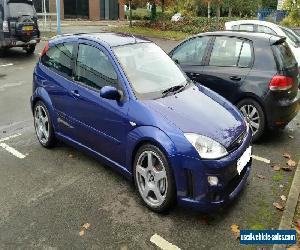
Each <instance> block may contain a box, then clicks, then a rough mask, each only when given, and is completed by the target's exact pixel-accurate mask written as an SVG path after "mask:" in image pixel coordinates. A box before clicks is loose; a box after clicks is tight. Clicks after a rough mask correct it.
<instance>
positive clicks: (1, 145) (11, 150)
mask: <svg viewBox="0 0 300 250" xmlns="http://www.w3.org/2000/svg"><path fill="white" fill-rule="evenodd" d="M0 147H2V148H4V149H5V150H6V151H8V152H9V153H11V154H12V155H13V156H15V157H17V158H19V159H24V158H25V157H26V155H23V154H22V153H20V152H19V151H18V150H16V149H14V148H12V147H10V146H8V145H7V144H6V143H0Z"/></svg>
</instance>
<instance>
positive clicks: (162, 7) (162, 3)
mask: <svg viewBox="0 0 300 250" xmlns="http://www.w3.org/2000/svg"><path fill="white" fill-rule="evenodd" d="M161 11H162V13H164V12H165V0H161Z"/></svg>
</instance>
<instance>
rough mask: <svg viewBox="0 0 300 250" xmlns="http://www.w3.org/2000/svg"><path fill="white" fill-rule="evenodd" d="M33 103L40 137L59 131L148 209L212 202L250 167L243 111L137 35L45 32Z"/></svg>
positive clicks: (225, 198)
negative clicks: (114, 173) (126, 182)
mask: <svg viewBox="0 0 300 250" xmlns="http://www.w3.org/2000/svg"><path fill="white" fill-rule="evenodd" d="M31 106H32V111H33V115H34V126H35V130H36V134H37V138H38V140H39V142H40V143H41V145H42V146H44V147H51V146H53V145H54V143H55V140H56V139H59V140H62V141H65V142H67V143H69V144H71V145H73V146H75V147H76V148H78V149H81V150H84V151H86V152H87V153H90V154H91V155H93V156H95V157H96V158H98V159H101V160H102V161H104V162H105V163H106V164H108V165H110V166H112V167H113V168H115V169H116V170H118V171H120V172H121V173H122V174H124V175H125V176H126V177H128V178H129V179H131V180H133V181H134V182H135V185H136V187H137V190H138V194H139V196H140V197H141V200H142V201H143V203H144V204H145V205H146V206H147V207H149V208H150V209H152V210H153V211H156V212H163V211H166V210H168V209H169V208H170V207H171V206H172V205H174V203H175V202H177V203H178V204H180V205H183V206H188V207H193V208H197V209H199V210H202V211H204V210H206V211H207V210H210V209H212V208H217V207H220V206H222V205H224V204H227V203H228V202H229V201H231V200H233V199H234V198H235V197H236V196H237V195H238V194H239V192H240V191H241V189H242V187H243V186H244V184H245V182H246V179H247V177H248V175H249V172H250V167H251V144H250V143H251V136H252V135H251V131H250V130H249V126H248V124H247V122H246V121H245V120H244V118H243V116H242V115H241V113H240V112H239V111H238V110H237V109H236V108H235V107H234V106H233V105H232V104H230V103H229V102H228V101H226V100H225V99H224V98H222V97H221V96H219V95H218V94H216V93H215V92H213V91H211V90H209V89H207V88H205V87H203V86H201V85H198V84H195V83H193V82H192V81H190V80H189V79H188V78H187V76H186V75H185V74H184V73H183V72H182V71H181V70H180V68H179V67H178V66H177V65H176V64H175V63H174V62H173V61H172V60H171V59H170V58H169V57H168V55H167V54H166V53H165V52H164V51H163V50H162V49H160V48H159V47H158V46H157V45H155V44H154V43H152V42H150V41H148V40H145V39H142V38H135V37H132V36H127V35H124V34H115V33H100V34H78V35H65V36H60V37H57V38H54V39H52V40H51V41H50V42H49V43H47V45H46V46H45V48H44V50H43V51H42V53H41V57H40V60H39V62H38V63H37V65H36V67H35V70H34V76H33V95H32V97H31Z"/></svg>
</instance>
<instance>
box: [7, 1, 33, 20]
mask: <svg viewBox="0 0 300 250" xmlns="http://www.w3.org/2000/svg"><path fill="white" fill-rule="evenodd" d="M8 8H9V14H10V16H11V17H20V16H34V15H35V9H34V7H33V5H31V4H28V3H9V4H8Z"/></svg>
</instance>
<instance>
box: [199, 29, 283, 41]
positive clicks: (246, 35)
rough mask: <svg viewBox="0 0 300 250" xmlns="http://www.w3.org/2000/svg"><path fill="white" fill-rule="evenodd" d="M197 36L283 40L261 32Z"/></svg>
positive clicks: (217, 32) (207, 33)
mask: <svg viewBox="0 0 300 250" xmlns="http://www.w3.org/2000/svg"><path fill="white" fill-rule="evenodd" d="M196 36H231V37H239V38H244V39H248V40H257V39H259V40H268V41H269V40H271V39H272V40H273V39H274V40H279V39H282V37H280V36H276V35H272V34H267V33H259V32H247V31H215V32H206V33H200V34H198V35H196Z"/></svg>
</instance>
